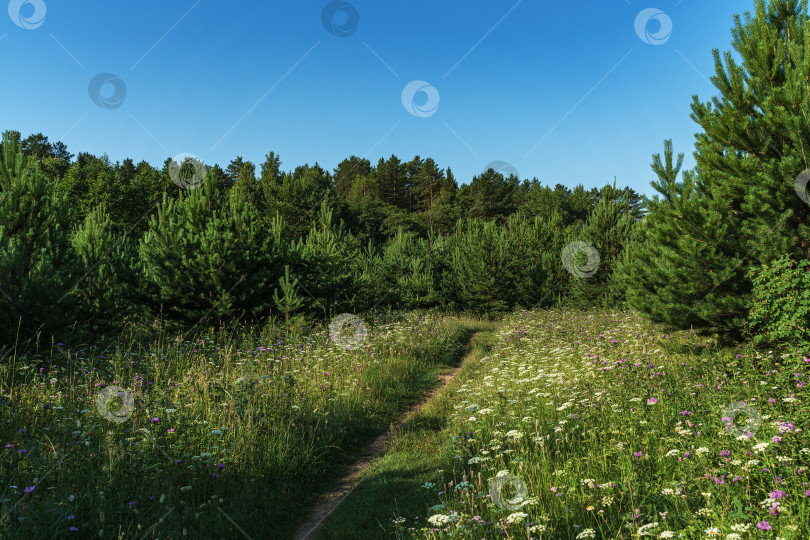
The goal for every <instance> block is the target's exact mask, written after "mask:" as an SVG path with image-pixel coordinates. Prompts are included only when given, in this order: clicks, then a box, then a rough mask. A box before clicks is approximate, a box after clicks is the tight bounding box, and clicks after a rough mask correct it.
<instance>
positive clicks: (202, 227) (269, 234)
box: [139, 172, 287, 323]
mask: <svg viewBox="0 0 810 540" xmlns="http://www.w3.org/2000/svg"><path fill="white" fill-rule="evenodd" d="M220 199H221V194H219V193H218V192H217V190H216V189H215V186H214V176H213V174H212V173H210V172H209V173H208V175H207V176H206V180H205V182H204V184H203V186H201V187H200V188H199V189H195V190H191V191H189V192H186V193H184V194H182V195H181V196H180V197H179V198H178V199H169V198H168V197H164V200H163V202H162V203H161V204H160V205H159V207H158V209H157V214H156V215H154V216H152V218H151V220H150V222H149V229H148V230H147V232H146V234H145V235H144V238H143V239H142V240H141V243H140V250H139V253H140V260H141V265H142V267H143V272H144V274H145V279H146V281H147V285H148V292H147V293H145V294H146V297H147V298H146V301H147V302H148V303H149V304H150V306H151V308H152V310H153V311H154V312H158V311H161V310H162V312H163V313H165V314H167V315H169V316H171V317H172V318H174V319H176V320H179V321H184V322H191V323H196V322H198V321H199V320H200V319H202V318H203V317H205V316H206V315H208V314H209V313H210V315H211V316H212V317H215V318H222V319H230V318H233V317H236V316H240V315H245V316H250V317H263V316H266V315H268V314H269V312H270V309H271V308H272V306H273V302H272V300H273V293H274V291H275V287H276V284H277V283H278V280H279V278H280V277H281V274H282V268H283V266H282V263H283V257H284V256H285V253H286V251H287V250H286V247H285V245H284V244H283V241H282V232H283V227H282V224H281V223H280V222H279V221H278V220H275V221H273V222H271V223H270V224H269V225H265V223H264V222H263V220H261V219H259V216H258V212H257V210H256V208H255V206H253V204H252V203H251V202H250V200H246V199H245V198H244V192H242V191H240V190H236V189H233V190H230V192H229V193H228V194H227V195H226V196H225V198H224V200H222V202H221V203H220V202H219V201H220Z"/></svg>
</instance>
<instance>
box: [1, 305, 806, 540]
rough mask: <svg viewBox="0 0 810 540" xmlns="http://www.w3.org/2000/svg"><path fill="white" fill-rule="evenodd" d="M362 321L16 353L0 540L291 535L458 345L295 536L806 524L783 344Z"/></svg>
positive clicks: (521, 326)
mask: <svg viewBox="0 0 810 540" xmlns="http://www.w3.org/2000/svg"><path fill="white" fill-rule="evenodd" d="M364 320H365V323H366V324H367V325H368V334H367V335H366V337H365V340H364V341H363V343H362V345H361V346H359V347H358V348H356V349H354V348H350V347H347V346H346V343H347V342H346V341H344V338H342V337H341V338H340V339H338V341H337V342H336V341H335V339H334V337H335V336H334V335H333V336H332V339H330V336H329V333H328V331H327V329H325V328H322V329H320V330H317V331H314V332H311V333H307V332H304V333H300V332H299V333H291V332H290V331H285V330H284V328H277V327H272V326H268V327H265V328H257V329H254V330H253V331H250V332H240V333H238V334H237V333H235V331H231V332H226V331H213V330H210V331H207V332H202V333H200V335H199V336H197V337H195V338H194V339H193V340H189V341H174V340H173V339H172V337H170V336H169V335H168V334H167V333H165V332H156V333H155V335H154V337H153V339H152V340H151V341H149V340H144V339H143V337H142V336H141V337H139V338H137V339H136V338H134V337H133V338H131V339H129V340H127V339H120V340H117V341H115V342H110V343H103V344H96V345H95V346H86V347H82V348H77V349H75V350H65V349H64V347H60V346H59V344H53V346H52V348H51V350H49V351H47V352H44V353H43V352H42V351H40V352H39V354H38V355H37V357H38V358H39V359H40V363H39V364H33V363H32V358H33V353H30V354H19V353H17V354H14V355H11V356H10V357H8V358H6V360H5V361H4V362H3V364H2V365H0V396H2V397H0V407H2V409H0V410H1V411H2V416H1V417H0V419H2V422H1V423H0V436H2V439H1V440H2V444H3V445H4V448H2V449H1V450H0V451H2V453H3V454H2V455H3V458H2V460H0V480H2V483H0V504H1V505H2V507H1V508H0V511H1V512H2V514H0V517H2V520H0V534H1V535H2V536H3V537H8V538H18V537H27V538H56V537H68V536H70V535H74V536H76V537H105V538H134V537H138V538H141V537H142V538H183V537H192V538H199V537H205V538H239V537H246V538H255V539H258V538H289V537H290V536H291V535H292V533H293V531H294V530H295V529H296V527H297V525H298V524H300V523H301V521H302V520H303V519H304V518H305V517H306V515H307V510H308V509H309V508H311V506H312V505H313V504H314V502H315V501H316V500H317V498H318V496H319V495H321V494H323V493H325V492H327V491H329V490H330V489H331V488H332V487H334V486H335V484H336V482H337V479H338V478H339V476H340V475H341V473H342V471H344V470H345V469H346V466H347V465H348V464H350V463H352V461H353V460H355V459H356V458H357V455H358V453H359V451H360V450H361V449H362V448H363V446H364V445H366V444H368V443H369V442H370V441H371V440H372V439H373V438H374V437H376V436H377V435H379V434H380V433H382V432H384V431H385V430H386V429H387V428H388V426H389V425H391V423H392V422H394V421H396V420H397V419H399V418H401V417H402V415H403V414H404V412H405V411H407V410H408V408H409V407H410V406H412V405H413V404H414V403H416V402H418V401H419V400H420V399H421V398H423V397H424V396H425V395H426V393H427V391H428V390H429V389H430V388H431V387H434V386H435V384H436V378H437V376H438V375H439V374H441V373H447V372H448V371H449V370H450V369H451V368H452V367H453V366H456V365H458V364H459V363H460V362H461V361H462V358H463V359H464V361H463V364H462V365H461V368H460V370H459V371H458V374H457V375H456V377H455V378H454V379H453V380H452V381H450V382H449V383H448V384H447V385H446V386H445V387H444V388H442V389H441V391H440V392H438V394H436V395H435V396H434V397H433V399H431V401H430V402H429V403H428V404H427V406H426V407H425V408H423V409H421V410H419V411H418V412H415V413H414V414H412V415H410V416H408V417H407V419H406V420H405V422H404V423H402V424H401V425H399V426H398V427H397V428H396V429H395V430H394V432H393V434H392V438H391V440H390V444H389V446H388V448H387V451H386V453H385V454H384V455H383V456H382V457H381V458H380V459H378V460H377V461H375V462H374V463H373V464H372V466H371V467H369V468H368V469H367V470H366V471H365V472H364V473H363V474H362V477H361V480H360V482H359V483H358V484H357V486H356V487H355V489H353V490H352V491H351V492H350V493H349V495H348V497H347V498H346V499H345V500H344V501H343V502H342V503H341V504H340V506H339V507H338V508H337V510H336V511H335V512H334V513H333V514H331V515H330V516H329V518H328V519H326V520H325V521H324V523H323V524H322V527H321V529H320V530H319V532H318V533H317V534H316V535H315V536H314V538H317V539H326V538H345V539H350V538H401V539H405V538H450V537H452V538H490V537H498V538H527V539H531V538H538V539H539V538H575V539H590V538H636V537H639V536H650V537H656V538H676V537H682V538H707V537H713V536H715V537H722V538H729V539H734V538H797V539H798V538H808V537H810V526H808V517H810V505H808V501H810V485H808V483H809V482H810V475H808V472H807V471H808V468H809V467H808V460H809V459H810V458H809V457H808V454H810V449H808V448H810V443H808V441H807V438H806V436H805V432H804V431H803V429H802V428H803V427H804V426H805V424H806V421H807V420H808V408H807V407H806V405H805V401H806V399H807V398H806V393H807V389H806V386H807V382H808V377H809V376H810V375H809V374H810V370H809V369H808V366H810V359H805V356H804V355H802V354H800V353H799V352H798V351H793V352H788V353H784V354H779V353H776V352H774V353H771V354H769V353H768V352H767V351H763V352H762V353H761V354H760V353H757V352H756V351H754V350H752V349H750V348H748V347H740V348H739V349H735V350H732V349H719V348H716V347H715V346H714V345H713V344H712V343H711V342H708V341H707V340H706V339H700V338H698V337H697V336H695V335H692V334H691V333H689V332H681V333H673V334H672V335H669V334H666V333H663V332H662V331H661V330H660V329H659V328H657V327H656V326H654V325H652V324H650V323H647V322H644V321H642V320H641V319H640V318H637V317H636V316H635V315H633V314H628V313H610V312H596V311H594V312H587V313H585V312H574V311H566V310H561V311H554V312H547V311H538V312H532V313H529V312H521V313H516V314H513V315H510V316H508V317H507V318H506V319H505V320H503V321H499V322H498V323H487V322H484V321H480V320H474V319H469V318H461V317H440V316H434V315H424V314H418V313H411V314H407V315H405V316H403V317H399V318H397V319H392V318H390V317H389V318H382V317H379V318H376V319H373V318H371V317H364ZM285 332H286V333H285ZM100 396H101V397H100ZM105 396H106V397H113V400H112V403H111V404H106V403H104V397H105ZM130 397H132V400H131V401H130ZM122 398H123V399H122Z"/></svg>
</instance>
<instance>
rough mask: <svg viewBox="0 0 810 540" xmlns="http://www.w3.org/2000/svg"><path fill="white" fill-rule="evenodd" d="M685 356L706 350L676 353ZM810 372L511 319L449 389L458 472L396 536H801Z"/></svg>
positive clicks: (809, 512) (639, 331)
mask: <svg viewBox="0 0 810 540" xmlns="http://www.w3.org/2000/svg"><path fill="white" fill-rule="evenodd" d="M703 341H705V340H703ZM671 343H677V346H674V345H670V344H671ZM689 346H692V348H693V349H695V350H698V349H703V350H704V352H703V353H702V354H700V355H688V354H681V353H676V352H675V350H676V349H677V350H684V349H688V348H689ZM808 362H810V359H807V360H806V359H805V357H804V355H802V354H799V353H798V352H792V353H785V354H783V355H779V354H770V355H769V354H767V353H765V354H762V355H760V354H758V353H756V352H755V351H751V350H748V349H745V350H741V351H730V350H721V349H716V348H713V347H712V346H711V345H710V344H708V345H707V344H706V343H701V340H699V339H698V338H697V337H696V336H694V335H691V334H690V333H688V332H684V333H679V334H677V335H673V336H670V335H668V334H664V333H662V332H661V331H660V330H658V329H657V328H656V327H655V326H654V325H651V324H649V323H646V322H644V321H642V320H641V319H639V318H637V317H635V316H634V315H631V314H621V313H600V312H591V313H580V312H570V311H559V312H536V313H526V312H524V313H521V314H516V315H514V316H512V317H510V318H509V319H508V320H507V321H506V322H505V327H504V331H503V333H502V334H501V336H500V339H499V341H498V343H497V344H496V346H495V347H494V348H493V350H492V351H491V352H490V353H489V354H488V355H487V357H486V358H484V359H483V360H482V361H481V362H480V363H479V364H478V367H477V369H476V370H475V371H474V372H468V373H467V374H466V379H465V380H463V381H462V384H461V386H460V387H459V388H458V391H457V395H456V397H455V398H454V404H453V408H452V413H451V414H450V415H449V417H448V422H449V425H450V427H449V429H450V430H451V431H452V432H453V433H455V435H456V438H455V441H454V442H453V444H452V447H453V450H454V454H455V466H454V468H453V470H451V471H443V472H442V473H441V474H440V473H438V472H437V473H436V474H435V478H434V479H432V480H431V481H430V482H427V483H425V484H424V485H423V486H422V488H423V489H425V490H429V491H431V492H433V493H434V498H433V504H432V507H431V508H430V509H429V510H427V511H426V512H425V513H424V515H423V518H422V519H421V520H416V522H415V523H412V522H410V520H406V519H403V518H399V517H397V516H392V523H393V524H395V525H396V526H398V527H399V533H398V534H399V536H400V537H413V538H450V537H453V538H476V539H478V538H485V537H490V536H497V537H502V538H579V539H586V538H635V537H638V536H650V537H658V538H670V537H682V538H706V537H713V536H715V537H720V536H722V537H724V538H731V539H733V538H749V537H757V538H760V537H762V538H777V537H779V538H807V537H810V528H808V524H807V523H808V517H810V507H808V500H810V489H808V481H810V478H808V472H807V471H808V453H810V450H809V449H808V447H810V444H808V442H807V439H806V437H805V433H804V431H803V428H804V427H805V425H806V422H807V419H808V408H807V406H806V405H805V403H806V399H807V388H806V386H807V382H808V374H809V373H810V370H808V368H807V366H808V365H810V364H808ZM739 402H745V404H746V406H745V407H748V409H747V412H745V413H737V414H736V415H735V413H734V411H735V410H740V409H744V408H745V407H744V406H743V405H742V404H741V403H739ZM749 417H756V418H758V420H759V424H758V425H757V424H756V423H755V422H754V421H752V422H754V423H750V424H749V423H748V418H749ZM454 478H455V481H454V480H453V479H454ZM426 522H427V523H426Z"/></svg>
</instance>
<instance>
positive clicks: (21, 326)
mask: <svg viewBox="0 0 810 540" xmlns="http://www.w3.org/2000/svg"><path fill="white" fill-rule="evenodd" d="M12 135H13V134H9V133H8V132H7V133H6V134H4V137H3V144H2V157H3V159H2V162H0V351H3V352H5V350H6V349H7V346H13V345H14V344H15V342H16V338H17V336H18V330H19V337H20V338H21V340H25V339H27V338H30V337H32V336H34V335H35V334H36V332H37V331H42V332H46V335H47V334H48V333H51V332H63V331H65V330H66V329H67V327H69V326H70V325H71V324H72V322H73V321H75V320H76V315H77V311H76V303H75V298H74V297H72V296H70V295H69V294H67V293H68V292H69V290H70V288H71V286H72V285H73V283H74V281H75V280H76V279H78V277H79V276H78V267H77V265H76V260H75V256H74V254H73V251H72V250H71V247H70V243H69V238H68V234H69V230H68V229H69V227H68V224H69V214H68V209H67V204H66V201H65V199H64V197H63V196H61V195H60V193H59V192H58V191H56V189H55V184H54V182H53V180H52V179H49V178H46V177H44V176H43V175H42V174H41V173H40V170H39V166H38V164H37V163H36V161H35V160H33V163H32V162H30V161H29V158H26V157H25V156H24V155H23V153H22V150H21V147H20V143H19V139H18V138H16V139H15V138H14V137H13V136H12ZM60 337H62V336H60ZM0 354H2V353H0Z"/></svg>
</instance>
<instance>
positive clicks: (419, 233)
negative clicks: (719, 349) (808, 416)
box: [0, 0, 810, 343]
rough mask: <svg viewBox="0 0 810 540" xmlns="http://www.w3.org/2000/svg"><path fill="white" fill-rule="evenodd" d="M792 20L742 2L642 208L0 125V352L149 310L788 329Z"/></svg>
mask: <svg viewBox="0 0 810 540" xmlns="http://www.w3.org/2000/svg"><path fill="white" fill-rule="evenodd" d="M807 19H808V17H807V1H806V0H773V1H772V2H770V4H768V5H766V4H765V2H764V0H757V2H756V10H755V14H754V16H753V17H752V18H750V19H746V22H745V23H743V22H742V21H741V20H740V18H739V17H736V18H735V22H736V27H735V28H734V29H733V36H734V40H733V43H732V44H733V46H734V48H735V49H736V50H737V51H738V53H739V54H740V55H741V57H742V59H743V63H742V64H737V63H736V62H735V61H734V60H733V59H732V57H731V56H730V55H729V54H726V56H725V65H724V64H723V62H721V59H720V54H719V52H718V51H717V50H715V51H714V57H715V64H716V65H715V69H716V75H715V77H714V78H713V82H714V84H715V85H716V87H717V89H718V92H719V93H718V95H717V96H714V97H713V98H712V100H711V101H710V102H708V103H703V102H701V101H699V100H698V97H697V96H694V98H693V103H692V111H693V113H692V119H693V120H694V121H695V122H696V123H697V124H698V126H699V127H700V131H699V132H698V133H697V134H696V151H695V153H694V155H695V159H696V163H697V166H696V167H695V169H694V170H690V171H684V172H683V174H682V176H681V180H680V181H679V180H678V175H679V174H680V173H681V171H680V169H681V165H682V162H683V154H679V155H678V156H677V159H676V160H674V159H673V149H672V144H671V141H669V140H668V141H665V143H664V156H663V159H662V156H661V155H660V154H655V155H654V156H653V162H652V170H653V172H654V173H655V175H656V177H657V178H655V179H654V181H653V182H652V186H653V188H654V189H655V190H656V192H657V193H658V194H657V195H656V196H654V197H653V198H652V199H647V198H645V197H640V196H639V195H638V194H637V193H636V192H635V191H633V190H632V189H629V188H624V189H620V188H617V187H616V186H615V182H614V183H613V184H612V185H611V184H608V185H605V186H604V187H603V188H601V189H595V188H594V189H590V190H586V189H585V188H584V187H583V186H582V185H579V186H577V187H576V188H574V189H569V188H566V187H564V186H562V185H559V184H558V185H556V186H554V187H553V188H552V187H550V186H545V185H542V184H541V183H540V182H539V181H538V180H537V179H536V178H534V179H532V180H531V181H529V180H522V181H521V180H520V179H519V178H517V177H516V176H514V175H510V176H508V177H507V176H504V175H503V174H502V173H500V172H498V171H496V170H494V169H488V170H486V171H484V172H482V173H481V174H479V175H477V176H475V177H474V178H472V180H471V181H470V182H469V183H467V184H463V185H461V186H459V184H458V182H457V181H456V179H455V177H454V175H453V173H452V171H451V170H450V168H449V167H447V168H441V167H440V166H439V165H438V164H437V163H436V162H435V161H434V160H433V159H431V158H422V157H421V156H416V157H414V158H413V159H412V160H410V161H401V160H400V159H399V158H397V157H396V156H393V155H392V156H391V157H390V158H388V159H380V160H379V161H378V162H377V163H376V164H372V163H371V162H370V161H369V160H367V159H363V158H359V157H357V156H351V157H349V158H348V159H345V160H344V161H342V162H341V163H339V164H338V166H337V167H336V168H335V169H334V171H332V172H330V171H326V170H324V169H323V168H322V167H320V166H319V165H318V164H317V163H316V164H315V165H312V166H310V165H299V166H297V167H295V169H294V170H288V171H284V170H283V169H282V162H281V159H280V157H279V156H278V155H276V154H275V153H274V152H269V153H268V154H267V155H266V156H265V160H264V162H263V163H261V164H260V165H259V166H258V167H257V166H256V165H255V164H254V163H251V162H250V161H245V160H244V159H243V158H242V157H240V156H237V157H236V158H235V159H233V160H232V161H231V162H230V163H229V164H228V165H227V166H226V167H225V168H222V167H220V166H218V165H213V166H211V167H206V166H204V165H203V164H201V163H199V162H196V161H194V160H186V161H185V162H184V163H182V164H179V163H175V162H174V161H172V160H171V159H167V160H166V161H165V162H164V163H163V166H162V168H161V169H157V168H155V167H152V166H151V165H150V164H148V163H146V162H144V161H141V162H140V163H138V164H137V165H136V164H135V163H134V162H133V161H132V160H131V159H126V160H124V161H123V162H122V163H111V162H110V160H109V158H108V157H107V156H106V155H104V156H101V157H97V156H93V155H91V154H88V153H80V154H78V155H77V156H75V159H74V156H73V155H72V154H70V153H69V152H68V149H67V148H66V146H65V145H64V144H62V143H61V142H56V143H51V142H49V140H48V138H47V137H46V136H44V135H43V134H34V135H30V136H28V137H27V138H22V135H21V134H20V133H19V132H15V131H6V132H5V133H4V134H3V145H2V149H1V150H0V255H2V257H0V336H2V342H3V343H13V342H15V340H17V339H19V338H21V337H30V336H33V335H36V333H37V332H43V331H44V332H46V333H57V334H59V335H63V334H65V333H66V332H68V333H72V334H71V335H81V332H82V331H86V332H94V333H97V332H106V331H113V330H115V329H117V328H119V327H120V326H121V325H122V324H123V323H124V322H125V321H127V320H149V318H154V317H156V316H161V317H164V318H165V319H166V320H168V321H174V322H178V323H182V324H184V325H193V324H196V323H198V322H199V321H201V320H203V319H205V318H210V319H211V320H233V319H234V318H237V317H238V318H243V319H244V320H251V319H252V320H256V319H261V318H264V317H268V316H269V317H276V316H279V317H283V318H285V319H289V317H291V316H297V315H303V316H305V317H307V318H312V317H318V318H321V319H328V318H329V317H331V316H333V315H335V314H337V313H339V312H358V313H359V312H362V311H365V310H368V309H370V308H373V307H375V306H378V305H382V306H389V305H390V306H394V307H397V308H405V309H409V308H420V309H421V308H441V309H452V310H467V311H475V312H480V313H490V314H496V313H501V312H504V311H508V310H513V309H516V308H532V307H536V306H551V305H554V304H560V303H564V304H565V305H571V306H575V307H589V306H623V305H626V306H629V307H631V308H634V309H637V310H639V311H641V312H643V313H645V314H646V315H647V316H649V317H650V318H651V319H653V320H656V321H658V322H665V323H668V324H670V325H671V326H674V327H689V326H694V327H695V328H698V329H702V330H707V331H718V332H720V333H721V334H723V335H724V336H731V337H736V338H740V337H743V336H745V335H747V332H749V331H751V330H754V331H760V335H759V336H758V339H765V340H766V341H767V340H777V341H778V340H785V339H788V338H790V336H797V335H799V334H801V335H802V336H804V335H805V334H806V333H805V332H803V331H801V332H799V330H796V329H799V328H804V327H806V326H807V323H810V303H807V302H795V301H791V305H794V306H795V307H793V308H789V309H785V308H784V302H783V301H786V300H785V299H787V298H797V296H796V290H797V288H798V287H801V284H802V283H803V282H804V279H805V278H804V277H803V274H802V272H801V271H799V270H797V269H798V268H805V266H802V265H799V263H800V262H801V261H805V260H807V259H810V234H809V231H808V226H807V219H808V203H807V200H808V198H807V193H806V184H807V178H810V175H807V173H806V172H805V173H802V171H806V170H807V169H808V168H810V166H808V163H807V158H806V150H805V149H806V148H810V125H808V122H810V120H809V119H810V115H809V114H808V107H809V106H810V103H809V102H808V100H807V96H808V95H810V82H808V81H810V67H808V66H810V52H808V51H810V48H808V47H807V44H808V43H810V35H808V32H810V27H809V26H808V25H807ZM802 174H806V175H807V177H806V178H805V180H804V182H803V183H802V182H801V179H802V178H803V176H802ZM800 184H801V185H800ZM797 265H798V266H797ZM769 269H770V270H769ZM791 269H792V270H791ZM776 276H778V279H780V280H782V281H783V282H784V283H785V284H786V285H785V286H782V287H781V288H780V287H776V286H774V284H773V280H774V279H777V277H776ZM780 302H782V303H781V304H780ZM805 304H808V305H805ZM771 305H780V306H782V307H780V308H779V309H776V308H774V309H771V308H767V309H766V307H767V306H771Z"/></svg>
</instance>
